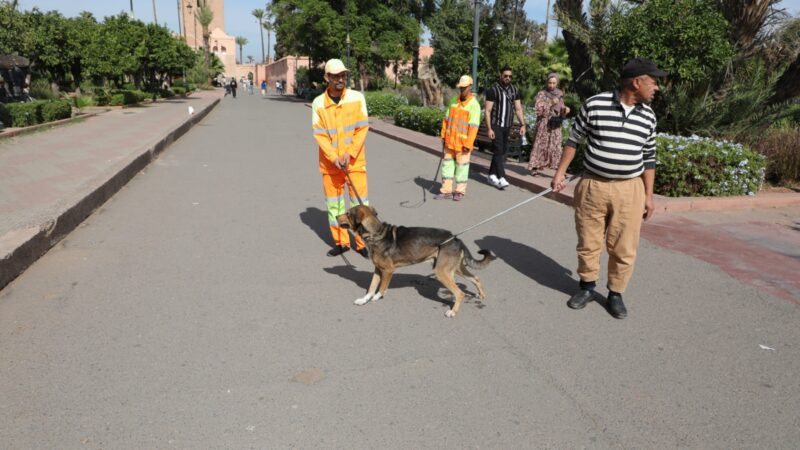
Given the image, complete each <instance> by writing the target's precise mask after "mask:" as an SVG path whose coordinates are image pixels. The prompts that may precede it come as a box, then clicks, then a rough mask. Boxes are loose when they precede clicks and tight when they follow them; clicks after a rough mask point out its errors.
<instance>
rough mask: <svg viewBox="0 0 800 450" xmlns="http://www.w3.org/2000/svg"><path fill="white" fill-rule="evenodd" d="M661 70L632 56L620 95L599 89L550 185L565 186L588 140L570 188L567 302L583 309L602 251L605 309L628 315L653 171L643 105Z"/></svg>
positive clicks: (652, 118)
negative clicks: (625, 298)
mask: <svg viewBox="0 0 800 450" xmlns="http://www.w3.org/2000/svg"><path fill="white" fill-rule="evenodd" d="M666 75H667V72H665V71H663V70H661V69H659V68H658V67H656V64H655V63H654V62H652V61H650V60H649V59H644V58H635V59H633V60H631V61H630V62H628V63H627V64H626V65H625V67H623V68H622V73H621V76H620V80H619V90H615V91H613V92H604V93H602V94H598V95H595V96H594V97H591V98H589V99H588V100H586V102H585V103H584V104H583V107H582V108H581V110H580V112H579V113H578V116H577V117H576V118H575V124H574V125H573V126H572V132H571V133H570V135H569V140H568V141H567V143H566V145H565V146H564V153H563V155H562V156H561V161H560V162H559V164H558V171H556V174H555V175H554V176H553V180H552V182H551V184H550V185H551V186H552V188H553V190H554V191H556V192H558V191H560V190H562V189H563V188H564V186H565V185H566V182H565V175H566V173H567V167H569V163H570V162H571V161H572V158H573V157H574V156H575V149H576V148H577V147H578V144H579V143H580V142H581V141H583V140H584V139H586V147H585V151H584V154H583V169H584V172H583V176H582V178H581V181H580V182H579V183H578V185H577V186H576V187H575V194H574V201H573V204H574V206H575V230H576V231H577V233H578V246H577V252H578V276H579V277H580V290H579V291H578V292H577V293H576V294H575V295H573V296H572V297H571V298H570V299H569V301H568V302H567V306H569V307H570V308H572V309H581V308H583V307H584V306H586V303H588V302H589V301H591V299H592V298H593V297H594V289H595V285H596V283H597V279H598V278H599V275H600V254H601V253H602V252H603V246H604V242H605V247H606V249H607V251H608V284H607V285H606V286H607V287H608V310H609V312H610V313H611V315H612V316H614V317H616V318H617V319H622V318H625V317H626V316H627V315H628V311H627V309H625V304H624V303H623V302H622V293H623V292H625V288H626V287H627V286H628V282H629V281H630V279H631V276H633V267H634V263H635V262H636V251H637V249H638V247H639V231H640V229H641V226H642V220H643V219H644V220H647V219H649V218H650V216H652V215H653V181H654V180H655V173H656V115H655V113H653V110H652V109H650V107H649V106H648V104H649V103H650V102H652V101H653V97H654V96H655V94H656V92H658V82H657V78H658V77H664V76H666Z"/></svg>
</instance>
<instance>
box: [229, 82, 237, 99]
mask: <svg viewBox="0 0 800 450" xmlns="http://www.w3.org/2000/svg"><path fill="white" fill-rule="evenodd" d="M230 87H231V95H233V98H236V89H237V88H238V87H239V84H238V83H236V78H234V77H231V84H230Z"/></svg>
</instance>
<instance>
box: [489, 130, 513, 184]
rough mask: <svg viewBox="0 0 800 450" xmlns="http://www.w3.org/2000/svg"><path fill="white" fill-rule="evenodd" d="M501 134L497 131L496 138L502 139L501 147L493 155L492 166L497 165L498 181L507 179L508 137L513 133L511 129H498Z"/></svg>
mask: <svg viewBox="0 0 800 450" xmlns="http://www.w3.org/2000/svg"><path fill="white" fill-rule="evenodd" d="M497 130H500V131H501V132H500V133H497V131H495V137H497V138H500V145H499V148H498V151H497V152H495V154H494V155H492V164H494V165H495V168H496V171H497V173H496V175H497V178H498V179H505V178H506V153H508V135H509V134H510V132H511V128H510V127H503V128H500V127H497Z"/></svg>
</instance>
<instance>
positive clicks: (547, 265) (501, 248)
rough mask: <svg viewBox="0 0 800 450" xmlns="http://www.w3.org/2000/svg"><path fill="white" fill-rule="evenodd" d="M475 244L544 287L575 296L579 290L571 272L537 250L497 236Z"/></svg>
mask: <svg viewBox="0 0 800 450" xmlns="http://www.w3.org/2000/svg"><path fill="white" fill-rule="evenodd" d="M475 244H477V245H478V246H479V247H480V248H483V249H487V250H491V251H492V252H494V254H495V255H497V258H498V259H501V260H503V262H505V263H506V264H508V265H509V266H511V267H512V268H513V269H515V270H516V271H517V272H519V273H521V274H523V275H525V276H526V277H528V278H530V279H532V280H533V281H535V282H537V283H539V284H541V285H542V286H546V287H549V288H550V289H554V290H556V291H559V292H563V293H564V294H567V295H572V294H574V293H575V290H576V289H577V286H578V282H577V281H576V280H575V279H573V278H572V271H571V270H569V269H567V268H566V267H564V266H562V265H561V264H559V263H557V262H555V261H554V260H553V259H551V258H550V257H549V256H547V255H545V254H544V253H542V252H540V251H538V250H536V249H535V248H532V247H529V246H527V245H525V244H520V243H519V242H514V241H512V240H511V239H507V238H501V237H497V236H486V237H483V238H481V239H478V240H476V241H475Z"/></svg>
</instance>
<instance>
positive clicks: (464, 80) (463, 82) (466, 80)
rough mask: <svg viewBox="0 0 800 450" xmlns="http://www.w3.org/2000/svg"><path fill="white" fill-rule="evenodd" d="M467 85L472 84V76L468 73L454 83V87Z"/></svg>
mask: <svg viewBox="0 0 800 450" xmlns="http://www.w3.org/2000/svg"><path fill="white" fill-rule="evenodd" d="M467 86H472V77H471V76H469V75H463V76H462V77H461V78H460V79H459V80H458V84H457V85H456V87H460V88H462V87H467Z"/></svg>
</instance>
